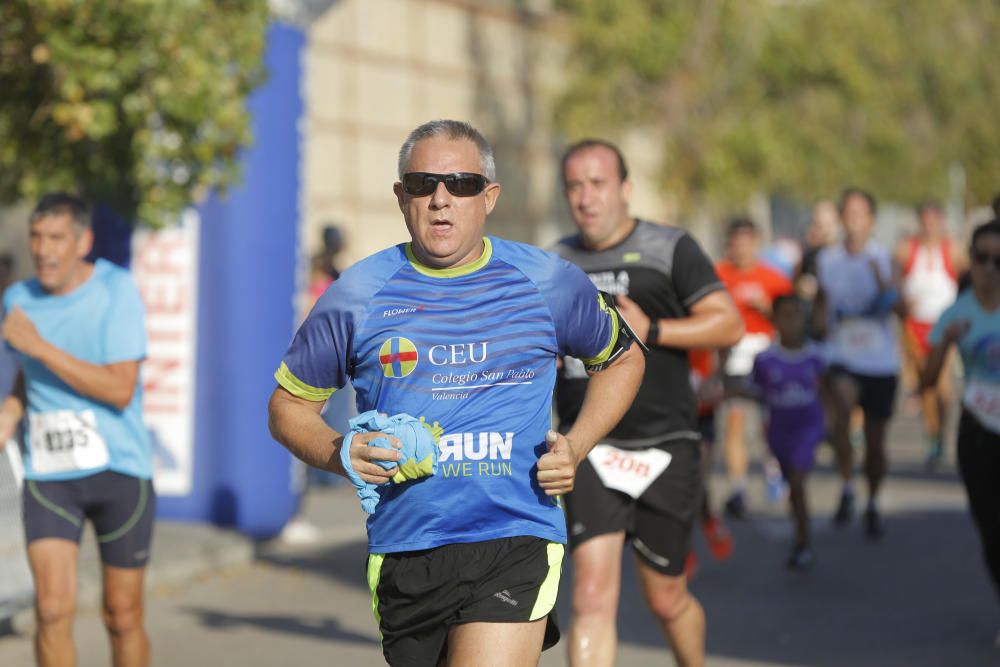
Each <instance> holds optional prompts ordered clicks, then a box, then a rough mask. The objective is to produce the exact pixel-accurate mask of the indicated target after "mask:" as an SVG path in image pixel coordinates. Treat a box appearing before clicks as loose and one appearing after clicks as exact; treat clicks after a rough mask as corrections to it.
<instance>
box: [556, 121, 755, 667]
mask: <svg viewBox="0 0 1000 667" xmlns="http://www.w3.org/2000/svg"><path fill="white" fill-rule="evenodd" d="M562 167H563V183H564V186H565V193H566V199H567V201H568V203H569V207H570V212H571V214H572V216H573V220H574V222H576V225H577V227H578V229H579V233H578V234H576V235H574V236H572V237H569V238H566V239H564V240H562V241H561V242H560V243H559V244H558V245H557V246H556V248H555V249H554V250H555V251H556V252H557V253H558V254H560V255H561V256H562V257H564V258H565V259H567V260H569V261H571V262H573V263H575V264H577V265H578V266H580V267H581V268H582V269H583V270H584V271H586V272H587V274H588V275H589V276H590V278H591V280H592V281H593V282H594V284H595V285H597V288H598V289H600V290H602V291H605V292H609V293H610V294H613V295H614V296H615V298H616V299H617V301H618V307H619V311H620V312H621V313H622V315H623V316H624V317H625V318H626V319H627V320H628V322H629V324H631V326H632V328H633V329H634V330H635V332H636V334H637V336H638V337H639V338H640V339H644V340H645V341H646V343H647V344H648V345H649V347H650V353H649V355H648V356H647V358H646V372H645V375H644V377H643V382H642V385H641V387H640V389H639V394H638V396H637V397H636V399H635V401H634V403H633V404H632V407H631V408H630V409H629V411H628V412H627V413H626V415H625V416H624V417H623V418H622V420H621V421H620V422H619V423H618V425H617V426H616V427H615V429H614V430H612V432H611V433H610V434H609V435H608V437H607V438H605V439H604V440H602V442H601V444H600V445H598V446H597V447H595V448H594V450H593V452H592V453H591V454H590V456H589V457H588V458H587V459H586V460H585V461H584V462H583V463H582V464H581V465H580V467H579V468H578V471H577V478H576V486H575V489H574V491H573V492H572V493H571V494H569V496H567V498H566V508H567V521H568V524H569V534H570V548H571V549H572V554H573V620H572V624H571V629H570V649H569V654H570V664H571V665H573V666H575V667H578V666H580V665H610V664H613V662H614V655H615V645H616V641H617V637H616V633H615V619H616V616H617V605H618V597H619V590H620V582H621V555H622V550H623V548H624V544H625V541H626V539H629V540H630V541H631V544H632V548H633V549H634V551H635V554H636V562H637V568H638V572H639V579H640V585H641V587H642V589H643V593H644V595H645V598H646V601H647V602H648V604H649V607H650V610H651V611H652V612H653V614H654V615H655V616H656V618H657V620H658V621H659V623H660V625H661V627H662V628H663V631H664V633H665V634H666V635H667V637H668V638H669V640H670V645H671V647H672V648H673V651H674V655H675V657H676V659H677V662H678V664H680V665H701V664H703V662H704V655H705V614H704V611H703V610H702V608H701V605H700V604H699V603H698V601H697V600H695V599H694V597H693V596H691V594H690V593H689V592H688V590H687V582H686V579H685V577H684V559H685V557H686V555H687V552H688V547H689V541H690V536H691V528H692V525H693V523H694V520H695V517H696V515H697V509H698V502H699V498H700V493H701V478H700V472H699V470H700V469H699V461H698V457H699V449H698V447H699V440H700V435H699V432H698V427H697V417H696V412H695V398H694V394H693V392H692V390H691V385H690V381H689V374H690V368H689V366H688V356H687V350H688V349H690V348H696V347H697V348H718V347H728V346H730V345H733V344H735V343H736V342H737V341H738V340H739V338H740V337H741V336H742V335H743V321H742V319H741V318H740V315H739V312H738V311H737V310H736V307H735V305H734V304H733V302H732V300H731V299H730V297H729V295H728V293H727V292H726V291H725V288H724V287H723V285H722V283H721V282H720V281H719V279H718V277H717V276H716V274H715V269H714V268H713V265H712V262H711V261H710V260H709V259H708V257H706V256H705V253H704V252H703V251H702V250H701V248H700V247H699V246H698V244H697V243H696V242H695V241H694V239H692V238H691V236H689V235H688V234H687V233H686V232H685V231H684V230H682V229H678V228H673V227H664V226H660V225H656V224H653V223H650V222H646V221H643V220H637V219H635V218H633V217H631V216H630V215H629V212H628V200H629V196H630V194H631V190H632V184H631V182H630V181H629V180H628V172H627V169H626V166H625V161H624V159H623V158H622V155H621V153H620V152H619V150H618V149H617V148H616V147H615V146H614V145H612V144H610V143H608V142H605V141H601V140H586V141H583V142H580V143H578V144H575V145H574V146H572V147H570V148H569V150H568V151H567V152H566V154H565V156H564V157H563V163H562ZM586 382H587V379H586V374H585V373H583V372H582V368H581V364H580V363H579V362H578V361H577V360H575V359H572V358H566V359H564V360H563V365H562V370H561V372H560V376H559V379H558V381H557V389H556V409H557V411H558V413H559V420H560V429H561V430H565V429H567V428H569V426H570V425H571V424H572V423H573V420H574V419H575V417H576V414H577V413H578V412H579V409H580V406H581V404H582V398H583V392H584V390H585V388H586Z"/></svg>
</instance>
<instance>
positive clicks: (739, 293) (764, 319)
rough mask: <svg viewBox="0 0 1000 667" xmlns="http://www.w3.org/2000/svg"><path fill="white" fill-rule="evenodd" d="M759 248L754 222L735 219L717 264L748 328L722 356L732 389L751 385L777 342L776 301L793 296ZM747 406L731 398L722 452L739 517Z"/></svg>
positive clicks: (731, 509) (732, 507) (733, 512)
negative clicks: (760, 357)
mask: <svg viewBox="0 0 1000 667" xmlns="http://www.w3.org/2000/svg"><path fill="white" fill-rule="evenodd" d="M759 247H760V235H759V233H758V231H757V226H756V225H755V224H754V223H753V221H752V220H750V219H748V218H735V219H733V220H732V221H730V223H729V226H728V228H727V229H726V258H725V259H724V260H722V261H721V262H719V263H718V264H716V266H715V271H716V273H718V275H719V278H720V279H721V280H722V282H723V283H724V284H725V286H726V289H728V290H729V293H730V294H731V295H732V297H733V301H735V302H736V307H737V308H738V309H739V311H740V314H741V315H742V316H743V323H744V325H745V327H746V334H744V336H743V338H742V339H740V342H739V343H737V344H736V345H735V346H734V347H732V348H730V349H729V350H728V351H727V352H726V354H724V355H723V357H724V359H723V371H724V375H723V377H724V379H725V384H726V386H727V387H729V388H735V387H738V386H741V385H743V384H745V383H746V381H747V377H748V376H749V375H750V371H751V370H752V369H753V360H754V358H755V357H756V356H757V353H758V352H762V351H763V350H765V349H767V348H768V346H770V344H771V341H772V339H773V338H774V326H773V325H772V324H771V320H770V316H771V303H772V302H773V301H774V299H775V298H776V297H778V296H781V295H783V294H791V292H792V281H791V280H789V279H788V278H787V277H786V276H785V275H783V274H782V273H780V272H779V271H777V270H775V269H772V268H770V267H769V266H767V265H766V264H764V263H762V262H761V261H760V260H759V259H758V256H757V253H758V250H759ZM747 408H748V404H747V402H746V400H745V399H741V398H731V399H727V400H726V416H725V438H724V440H723V452H724V454H725V460H726V472H727V474H728V476H729V483H730V495H729V499H728V500H727V501H726V505H725V507H726V513H727V514H729V515H730V516H733V517H737V518H741V517H743V516H745V515H746V477H747V469H748V467H749V460H748V456H747V447H746V415H747Z"/></svg>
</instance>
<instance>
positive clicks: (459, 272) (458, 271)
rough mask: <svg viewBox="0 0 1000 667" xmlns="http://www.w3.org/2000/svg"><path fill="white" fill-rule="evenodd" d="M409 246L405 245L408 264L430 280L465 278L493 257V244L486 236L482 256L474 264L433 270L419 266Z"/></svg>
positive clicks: (422, 265)
mask: <svg viewBox="0 0 1000 667" xmlns="http://www.w3.org/2000/svg"><path fill="white" fill-rule="evenodd" d="M410 246H411V244H409V243H407V244H406V259H408V260H410V264H412V265H413V268H415V269H416V270H417V271H418V272H419V273H422V274H424V275H425V276H430V277H431V278H458V277H459V276H467V275H469V274H470V273H475V272H476V271H478V270H479V269H481V268H483V267H484V266H486V263H487V262H489V261H490V258H491V257H492V256H493V244H492V243H490V239H489V238H488V237H486V236H484V237H483V254H482V255H480V256H479V259H477V260H476V261H474V262H470V263H468V264H463V265H461V266H453V267H451V268H448V269H433V268H431V267H429V266H426V265H424V264H421V263H420V262H419V261H418V260H417V257H416V255H414V254H413V248H411V247H410Z"/></svg>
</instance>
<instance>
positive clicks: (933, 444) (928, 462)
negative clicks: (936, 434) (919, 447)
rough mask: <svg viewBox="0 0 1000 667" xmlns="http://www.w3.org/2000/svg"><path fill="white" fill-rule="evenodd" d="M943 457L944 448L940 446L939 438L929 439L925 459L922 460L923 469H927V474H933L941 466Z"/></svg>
mask: <svg viewBox="0 0 1000 667" xmlns="http://www.w3.org/2000/svg"><path fill="white" fill-rule="evenodd" d="M943 457H944V447H943V445H942V444H941V438H931V440H930V443H929V444H928V447H927V458H926V459H925V460H924V467H926V468H927V471H928V472H933V471H934V470H936V469H937V467H938V466H939V465H941V459H942V458H943Z"/></svg>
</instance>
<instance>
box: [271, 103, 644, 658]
mask: <svg viewBox="0 0 1000 667" xmlns="http://www.w3.org/2000/svg"><path fill="white" fill-rule="evenodd" d="M394 191H395V194H396V199H397V201H398V204H399V208H400V211H401V212H402V214H403V219H404V220H405V222H406V226H407V229H408V231H409V233H410V237H411V241H410V242H409V243H405V244H400V245H398V246H395V247H392V248H388V249H386V250H384V251H382V252H379V253H376V254H375V255H372V256H371V257H368V258H367V259H365V260H362V261H361V262H359V263H358V264H356V265H355V266H353V267H352V268H350V269H348V270H347V271H345V272H344V273H343V274H342V275H341V277H340V279H339V280H337V282H335V283H334V284H333V285H332V286H331V287H330V288H329V289H328V290H327V292H326V293H325V294H324V295H323V296H322V297H320V299H319V301H318V302H317V304H316V306H315V308H314V309H313V311H312V313H310V315H309V317H308V318H307V319H306V321H305V322H304V323H303V324H302V326H301V328H300V329H299V331H298V333H297V334H296V336H295V338H294V340H293V341H292V344H291V346H290V348H289V350H288V352H287V353H286V354H285V357H284V360H283V362H282V364H281V367H280V368H279V370H278V372H277V373H276V378H277V380H278V384H279V386H278V388H277V389H276V390H275V392H274V394H273V395H272V398H271V403H270V426H271V432H272V434H273V435H274V437H275V438H276V439H277V440H278V441H279V442H281V443H282V444H284V445H285V446H286V447H287V448H288V449H289V450H290V451H291V452H292V453H294V454H295V455H296V456H298V457H299V458H300V459H302V460H303V461H305V462H306V463H309V464H311V465H314V466H316V467H319V468H323V469H326V470H330V471H332V472H335V473H339V474H345V470H344V467H343V465H342V463H341V448H342V447H344V446H345V439H344V437H343V436H342V435H341V434H339V433H336V432H335V431H333V430H332V429H331V428H330V427H329V426H327V425H326V423H324V421H323V420H322V418H321V417H320V416H319V412H320V410H321V408H322V407H323V403H324V401H325V400H326V398H327V397H328V396H329V395H330V394H331V393H332V392H333V391H334V390H336V389H337V388H340V387H342V386H344V385H345V384H346V383H348V382H350V383H351V384H352V385H353V386H354V388H355V390H356V391H357V396H358V409H359V411H367V410H378V411H380V412H384V413H388V414H390V415H393V414H397V413H408V414H409V415H411V416H413V417H417V418H420V419H422V420H423V421H424V422H425V423H426V424H428V425H430V426H431V427H432V429H433V430H434V431H435V432H436V433H437V434H438V435H439V451H440V461H439V467H438V472H437V474H435V475H433V476H430V477H425V478H423V479H419V480H416V481H410V482H404V483H401V484H386V483H388V482H389V480H391V479H392V477H393V475H394V474H395V473H396V472H397V467H392V468H391V469H389V470H386V469H384V468H383V467H381V466H379V465H378V464H377V463H376V461H398V460H399V453H398V452H397V451H396V450H394V449H390V448H383V447H369V446H367V443H368V442H369V441H370V440H372V439H373V438H375V437H381V436H380V434H377V433H366V434H360V435H356V436H354V438H353V439H352V440H350V441H348V443H349V444H348V445H347V446H349V447H350V451H349V454H350V459H349V460H350V464H351V467H352V468H353V470H354V472H355V473H357V475H358V476H360V478H361V479H362V480H363V481H365V482H370V483H376V484H385V486H380V487H379V496H380V497H379V499H378V504H377V506H376V507H375V510H374V513H373V514H372V515H371V516H370V517H369V519H368V537H369V549H368V550H369V559H368V582H369V585H370V586H371V589H372V605H373V610H374V612H375V616H376V619H377V620H378V622H379V629H380V632H381V635H382V650H383V654H384V655H385V658H386V660H387V661H388V662H389V663H390V664H391V665H394V666H397V665H438V664H446V665H479V666H497V667H499V666H502V665H509V666H510V667H522V666H523V665H533V664H537V661H538V659H539V655H540V653H541V650H542V648H543V646H544V647H548V646H551V645H552V644H554V643H555V641H556V640H557V639H558V630H557V628H556V627H555V623H554V619H552V618H551V612H552V610H553V607H554V604H555V596H556V591H557V589H558V583H559V573H560V569H561V564H562V555H563V544H565V542H566V528H565V519H564V517H563V513H562V509H561V507H560V506H559V503H558V500H557V498H556V497H557V496H559V495H561V494H564V493H566V492H568V491H569V490H570V489H572V488H573V480H574V476H575V472H576V466H577V465H578V464H579V463H580V461H581V460H583V458H584V457H585V456H586V455H587V452H588V451H589V450H590V449H591V447H593V445H594V444H595V443H596V442H597V440H598V439H599V438H600V437H602V436H603V435H604V434H605V433H606V432H607V431H608V430H609V429H610V428H611V427H612V426H613V425H614V424H615V423H616V422H617V421H618V420H619V419H620V418H621V416H622V415H623V414H624V413H625V410H626V409H627V408H628V406H629V404H630V403H631V401H632V398H633V397H634V396H635V392H636V390H637V389H638V386H639V382H640V380H641V377H642V371H643V367H644V363H643V357H642V353H641V352H640V350H639V349H638V346H632V345H631V343H632V341H633V339H632V337H631V332H630V330H628V328H627V325H625V324H624V321H623V320H622V319H621V318H620V316H619V315H618V313H617V311H616V310H615V308H614V305H613V304H612V303H610V301H609V300H606V299H605V298H604V297H602V296H600V295H599V293H598V292H597V290H596V289H595V288H594V287H593V285H592V284H591V283H590V281H589V280H588V279H587V277H586V275H584V274H583V272H582V271H580V270H579V269H577V268H576V267H574V266H572V265H571V264H569V263H568V262H565V261H563V260H561V259H559V258H558V257H556V256H555V255H552V254H550V253H547V252H544V251H541V250H539V249H537V248H533V247H531V246H526V245H522V244H519V243H512V242H510V241H504V240H502V239H498V238H495V237H485V236H484V235H483V234H484V229H485V225H486V216H487V215H488V214H489V213H490V212H491V211H492V210H493V207H494V205H495V204H496V201H497V198H498V197H499V195H500V185H499V183H497V182H496V174H495V166H494V161H493V153H492V149H491V148H490V146H489V144H488V143H487V142H486V140H485V139H484V138H483V136H482V135H481V134H480V133H479V132H478V131H477V130H475V129H474V128H472V127H471V126H469V125H468V124H466V123H461V122H457V121H432V122H429V123H426V124H424V125H422V126H420V127H418V128H417V129H415V130H414V131H413V132H412V133H411V134H410V136H409V137H408V138H407V140H406V142H405V143H404V144H403V147H402V149H401V150H400V155H399V181H398V182H397V183H396V184H395V186H394ZM564 354H573V355H574V356H578V357H579V358H581V359H583V361H584V364H585V365H587V366H588V367H589V369H590V370H591V372H592V373H594V378H593V380H592V382H591V383H590V388H589V393H588V395H587V400H586V404H585V406H584V408H583V410H582V411H581V414H580V417H579V418H578V419H577V421H576V423H575V425H574V428H573V429H572V430H570V431H569V432H568V433H566V434H565V435H564V436H563V435H560V436H556V435H555V434H552V433H550V431H549V429H550V425H551V417H550V406H551V400H552V389H553V385H554V383H555V374H556V359H557V358H558V357H559V356H562V355H564Z"/></svg>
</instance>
